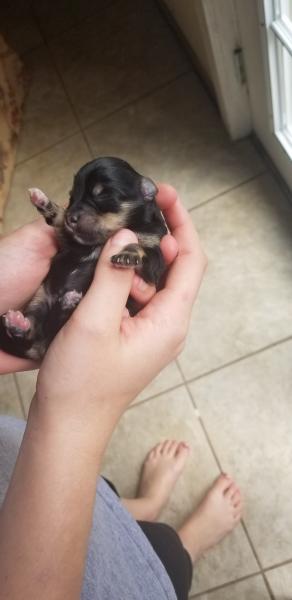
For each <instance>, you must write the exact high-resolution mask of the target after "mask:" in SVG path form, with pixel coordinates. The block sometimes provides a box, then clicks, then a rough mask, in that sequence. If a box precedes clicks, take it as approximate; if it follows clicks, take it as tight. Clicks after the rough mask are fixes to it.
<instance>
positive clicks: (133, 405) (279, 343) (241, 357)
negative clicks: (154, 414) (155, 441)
mask: <svg viewBox="0 0 292 600" xmlns="http://www.w3.org/2000/svg"><path fill="white" fill-rule="evenodd" d="M291 340H292V335H290V336H288V337H286V338H283V339H281V340H278V341H277V342H273V343H272V344H269V345H268V346H264V347H263V348H259V349H258V350H255V351H254V352H250V353H249V354H245V355H244V356H240V357H239V358H236V359H235V360H232V361H230V362H227V363H225V364H223V365H220V366H219V367H217V368H215V369H211V370H210V371H206V372H205V373H202V374H200V375H197V376H196V377H193V378H191V379H187V378H186V377H185V375H184V373H183V370H182V367H181V365H180V363H179V360H176V361H175V362H176V364H177V367H178V369H179V372H180V374H181V377H182V379H183V381H182V382H181V383H178V384H177V385H173V386H171V387H167V388H165V389H163V390H161V391H160V392H157V393H156V394H153V395H152V396H148V397H147V398H144V399H143V400H140V401H139V402H135V403H134V404H131V405H130V406H129V408H128V409H127V410H132V409H133V408H136V407H138V406H140V405H141V404H145V402H148V401H149V400H154V399H155V398H158V397H159V396H161V395H162V394H167V393H168V392H173V391H174V390H176V389H179V388H181V387H183V386H185V387H186V388H187V390H188V392H189V393H190V394H191V392H190V390H189V385H190V384H191V383H195V382H196V381H199V380H200V379H203V378H204V377H208V376H209V375H212V374H213V373H217V372H218V371H223V370H224V369H227V368H228V367H231V366H232V365H236V364H237V363H239V362H241V361H244V360H246V359H248V358H252V357H253V356H257V355H258V354H261V353H262V352H266V351H267V350H270V348H274V347H276V346H280V345H281V344H285V343H286V342H289V341H291ZM191 397H192V396H191ZM192 404H193V406H194V408H195V409H196V410H198V407H197V406H196V403H195V400H194V399H193V397H192ZM291 560H292V559H291Z"/></svg>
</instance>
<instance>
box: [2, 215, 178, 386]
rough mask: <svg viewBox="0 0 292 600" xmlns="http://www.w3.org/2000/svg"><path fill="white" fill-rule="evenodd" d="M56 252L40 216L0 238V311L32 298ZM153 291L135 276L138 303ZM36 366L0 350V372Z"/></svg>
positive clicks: (50, 231) (49, 230)
mask: <svg viewBox="0 0 292 600" xmlns="http://www.w3.org/2000/svg"><path fill="white" fill-rule="evenodd" d="M166 246H167V245H166ZM56 252H57V240H56V236H55V231H54V229H53V228H52V227H49V226H48V225H47V224H46V223H45V221H44V220H43V219H37V220H35V221H33V222H32V223H29V224H27V225H24V226H23V227H20V228H19V229H17V230H16V231H14V232H12V233H10V234H8V235H5V236H3V237H2V238H1V239H0V268H1V280H0V315H3V314H4V313H5V312H6V311H7V310H8V309H9V308H13V309H19V308H21V307H22V306H24V305H25V304H26V303H27V302H28V301H29V300H30V299H31V298H32V296H33V295H34V294H35V292H36V290H37V289H38V287H39V286H40V285H41V283H42V281H43V280H44V278H45V277H46V275H47V273H48V271H49V268H50V264H51V260H52V258H53V256H54V254H55V253H56ZM169 252H170V254H169ZM172 255H173V252H172V250H171V247H170V250H169V249H168V248H166V260H170V259H171V256H172ZM169 257H170V258H169ZM154 293H155V288H154V287H153V286H151V285H149V284H146V283H145V282H144V281H143V280H142V279H141V278H140V277H138V276H135V278H134V280H133V284H132V288H131V295H132V297H133V298H134V299H135V300H136V301H137V302H138V304H141V305H143V304H144V303H145V302H147V301H148V300H149V299H150V298H151V297H152V295H153V294H154ZM38 367H39V363H37V362H35V361H32V360H27V359H24V358H18V357H17V356H12V355H11V354H7V353H6V352H4V351H3V350H0V374H1V373H2V374H3V373H12V372H15V371H25V370H29V369H36V368H38Z"/></svg>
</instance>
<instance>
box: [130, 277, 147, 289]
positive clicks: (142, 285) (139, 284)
mask: <svg viewBox="0 0 292 600" xmlns="http://www.w3.org/2000/svg"><path fill="white" fill-rule="evenodd" d="M133 284H134V286H135V288H137V289H138V290H140V292H145V291H146V290H147V288H148V283H146V281H144V279H141V277H138V275H135V277H134V281H133Z"/></svg>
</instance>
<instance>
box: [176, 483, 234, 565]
mask: <svg viewBox="0 0 292 600" xmlns="http://www.w3.org/2000/svg"><path fill="white" fill-rule="evenodd" d="M241 515H242V500H241V494H240V491H239V488H238V487H237V485H236V483H235V482H234V481H233V480H232V479H231V477H229V476H228V475H220V476H219V477H218V479H217V480H216V481H215V483H214V484H213V485H212V487H211V488H210V490H209V491H208V493H207V494H206V496H205V498H204V499H203V500H202V502H201V504H200V505H199V506H198V508H197V509H196V510H195V511H194V512H193V513H192V515H191V516H190V517H189V518H188V519H187V521H186V522H185V523H184V524H183V525H182V527H181V529H180V530H179V531H178V535H179V537H180V539H181V541H182V543H183V545H184V547H185V548H186V550H188V552H189V554H190V556H191V558H192V560H193V562H195V561H196V560H197V559H198V558H199V557H200V556H201V555H202V554H204V552H206V551H207V550H209V549H210V548H212V547H213V546H215V545H216V544H218V542H220V541H221V540H222V539H223V538H224V537H225V536H226V535H227V534H228V533H230V532H231V531H232V530H233V529H234V527H235V526H236V525H237V524H238V523H239V521H240V518H241Z"/></svg>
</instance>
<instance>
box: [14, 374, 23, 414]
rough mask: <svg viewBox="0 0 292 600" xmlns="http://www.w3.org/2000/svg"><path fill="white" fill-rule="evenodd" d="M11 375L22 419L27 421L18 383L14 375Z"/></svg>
mask: <svg viewBox="0 0 292 600" xmlns="http://www.w3.org/2000/svg"><path fill="white" fill-rule="evenodd" d="M12 375H13V379H14V383H15V386H16V390H17V394H18V399H19V402H20V406H21V410H22V414H23V418H24V419H25V420H26V419H27V415H26V412H25V408H24V403H23V399H22V395H21V391H20V387H19V383H18V380H17V377H16V374H15V373H12Z"/></svg>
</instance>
